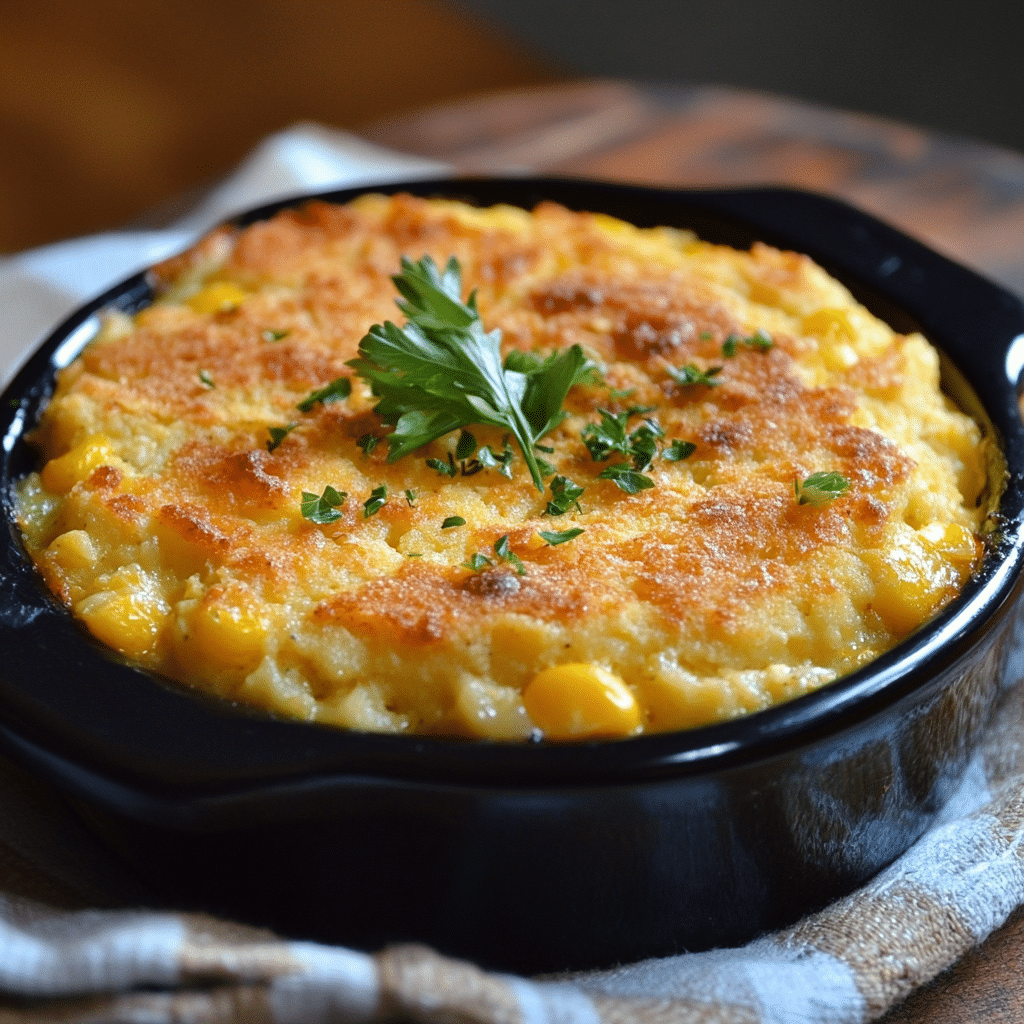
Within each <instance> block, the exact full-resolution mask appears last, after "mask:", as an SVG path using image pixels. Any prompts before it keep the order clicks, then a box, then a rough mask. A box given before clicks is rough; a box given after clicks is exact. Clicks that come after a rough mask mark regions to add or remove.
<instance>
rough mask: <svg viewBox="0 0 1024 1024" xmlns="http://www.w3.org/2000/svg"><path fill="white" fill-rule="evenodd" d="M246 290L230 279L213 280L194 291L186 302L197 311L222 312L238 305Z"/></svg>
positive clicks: (242, 299) (243, 298)
mask: <svg viewBox="0 0 1024 1024" xmlns="http://www.w3.org/2000/svg"><path fill="white" fill-rule="evenodd" d="M245 296H246V291H245V289H244V288H242V287H241V285H237V284H235V283H234V282H232V281H214V282H213V283H212V284H208V285H207V286H206V287H205V288H203V289H201V290H200V291H198V292H196V293H195V295H193V296H192V297H191V298H190V299H189V300H188V304H189V306H191V308H192V309H193V310H195V312H197V313H224V312H226V311H227V310H229V309H234V308H235V307H236V306H240V305H241V304H242V302H243V301H244V300H245Z"/></svg>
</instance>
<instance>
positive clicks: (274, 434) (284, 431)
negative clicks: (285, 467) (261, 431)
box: [267, 423, 298, 452]
mask: <svg viewBox="0 0 1024 1024" xmlns="http://www.w3.org/2000/svg"><path fill="white" fill-rule="evenodd" d="M297 426H298V424H297V423H289V424H288V425H287V426H285V427H267V433H269V434H270V440H269V441H268V442H267V451H268V452H272V451H274V450H275V449H276V448H277V446H278V445H279V444H280V443H281V442H282V441H283V440H284V439H285V438H286V437H287V436H288V435H289V434H290V433H291V432H292V431H293V430H294V429H295V428H296V427H297Z"/></svg>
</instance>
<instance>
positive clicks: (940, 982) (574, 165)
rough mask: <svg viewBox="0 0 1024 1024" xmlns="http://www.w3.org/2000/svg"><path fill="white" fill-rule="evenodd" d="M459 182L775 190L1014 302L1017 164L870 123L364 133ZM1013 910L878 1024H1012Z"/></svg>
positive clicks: (407, 121) (608, 115)
mask: <svg viewBox="0 0 1024 1024" xmlns="http://www.w3.org/2000/svg"><path fill="white" fill-rule="evenodd" d="M363 134H364V135H366V136H367V137H368V138H371V139H373V140H376V141H379V142H381V143H384V144H387V145H390V146H393V147H395V148H396V149H401V150H406V151H410V152H415V153H420V154H423V155H427V156H432V157H436V158H439V159H442V160H447V161H449V162H451V163H453V164H454V165H455V166H456V167H457V168H459V169H460V170H462V171H466V172H477V173H479V172H501V171H545V172H554V173H564V174H573V175H584V176H591V177H601V178H607V179H611V180H616V181H629V182H640V183H652V184H663V185H683V186H719V185H751V184H781V185H791V186H796V187H800V188H807V189H812V190H814V191H818V192H826V193H829V194H831V195H834V196H838V197H840V198H842V199H846V200H848V201H850V202H852V203H854V204H856V205H858V206H860V207H861V208H863V209H865V210H867V211H869V212H871V213H873V214H875V215H876V216H878V217H880V218H882V219H883V220H886V221H888V222H890V223H892V224H894V225H896V226H897V227H900V228H902V229H903V230H905V231H906V232H908V233H910V234H912V235H915V236H917V237H918V238H920V239H921V240H923V241H925V242H927V243H928V244H930V245H932V246H933V247H934V248H936V249H938V250H940V251H941V252H944V253H946V254H947V255H949V256H951V257H953V258H954V259H957V260H959V261H960V262H962V263H965V264H968V265H970V266H972V267H974V268H975V269H977V270H979V271H981V272H982V273H984V274H986V275H988V276H989V277H991V278H993V279H995V280H997V281H999V282H1001V283H1002V284H1004V285H1006V286H1007V287H1009V288H1011V289H1014V290H1016V291H1017V292H1018V293H1019V294H1022V295H1024V156H1020V155H1018V154H1017V153H1013V152H1009V151H1006V150H1001V149H998V148H995V147H990V146H986V145H982V144H978V143H973V142H967V141H962V140H958V139H955V138H946V137H942V136H937V135H934V134H932V133H929V132H927V131H923V130H920V129H917V128H912V127H909V126H906V125H901V124H896V123H893V122H890V121H885V120H882V119H880V118H875V117H868V116H863V115H859V114H853V113H847V112H842V111H836V110H829V109H825V108H821V107H816V106H812V105H810V104H806V103H801V102H797V101H792V100H787V99H782V98H778V97H772V96H766V95H763V94H759V93H751V92H743V91H738V90H732V89H724V88H717V87H711V86H685V85H675V86H662V87H652V86H643V85H636V84H629V83H622V82H583V83H577V84H572V85H563V86H556V87H551V88H539V89H532V90H518V91H515V92H506V93H500V94H494V95H490V96H485V97H480V98H477V99H473V100H464V101H461V102H455V103H451V104H444V105H440V106H434V107H431V108H429V109H427V110H421V111H418V112H414V113H411V114H407V115H404V116H402V117H400V118H392V119H390V120H388V121H386V122H377V123H375V124H371V125H367V126H366V127H365V128H364V132H363ZM1022 1021H1024V909H1021V910H1018V911H1017V912H1016V913H1014V914H1013V915H1012V917H1011V918H1010V920H1009V921H1008V922H1007V923H1006V925H1005V926H1004V927H1003V928H1002V929H1000V930H999V931H998V932H997V933H995V934H994V935H993V936H991V937H990V938H989V939H988V941H987V942H985V943H984V944H982V945H981V946H980V947H979V948H977V949H976V950H974V951H973V952H971V953H970V954H968V955H967V956H966V957H964V958H963V959H962V960H961V961H960V962H959V963H958V964H957V965H955V966H954V967H953V968H951V969H950V970H949V971H947V972H945V973H944V974H943V975H941V976H940V977H938V978H936V979H935V980H934V981H933V982H932V983H930V984H929V985H927V986H925V987H924V988H922V989H919V990H918V991H917V992H916V993H914V995H912V996H911V997H910V998H909V999H908V1000H906V1002H904V1003H903V1004H901V1005H900V1006H898V1007H895V1008H894V1009H892V1010H890V1012H889V1013H888V1014H886V1016H885V1017H884V1018H882V1024H1021V1022H1022Z"/></svg>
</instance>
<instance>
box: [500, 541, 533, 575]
mask: <svg viewBox="0 0 1024 1024" xmlns="http://www.w3.org/2000/svg"><path fill="white" fill-rule="evenodd" d="M494 553H495V554H496V555H497V556H498V557H499V558H500V559H501V560H502V561H503V562H508V564H509V565H511V566H512V567H513V568H514V569H515V571H516V572H517V573H518V574H519V575H520V576H525V575H526V566H524V565H523V563H522V560H521V559H520V557H519V556H518V555H517V554H516V553H515V552H514V551H513V550H512V549H511V548H510V547H509V543H508V534H507V533H506V534H505V536H504V537H499V538H498V539H497V540H496V541H495V542H494Z"/></svg>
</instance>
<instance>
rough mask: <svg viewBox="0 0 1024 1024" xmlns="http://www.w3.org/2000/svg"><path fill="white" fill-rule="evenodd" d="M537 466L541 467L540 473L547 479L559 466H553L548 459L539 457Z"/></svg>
mask: <svg viewBox="0 0 1024 1024" xmlns="http://www.w3.org/2000/svg"><path fill="white" fill-rule="evenodd" d="M537 466H538V467H539V468H540V475H541V476H542V477H544V479H545V480H546V479H547V478H548V477H549V476H554V475H555V474H556V473H557V472H558V467H557V466H553V465H552V464H551V463H550V462H548V460H547V459H538V460H537Z"/></svg>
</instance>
